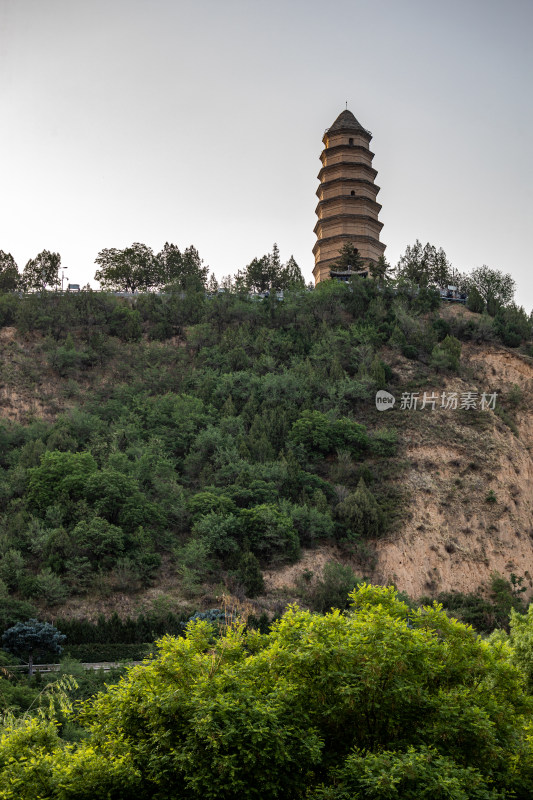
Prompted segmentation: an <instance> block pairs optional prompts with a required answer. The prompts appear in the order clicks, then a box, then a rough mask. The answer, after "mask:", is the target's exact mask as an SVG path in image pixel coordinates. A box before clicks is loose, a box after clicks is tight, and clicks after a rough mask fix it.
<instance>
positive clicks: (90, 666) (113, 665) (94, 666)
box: [6, 661, 143, 673]
mask: <svg viewBox="0 0 533 800" xmlns="http://www.w3.org/2000/svg"><path fill="white" fill-rule="evenodd" d="M142 663H143V662H142V661H85V662H82V664H81V666H82V667H83V669H86V670H99V669H101V670H103V671H104V672H109V671H110V670H112V669H118V668H119V667H123V666H124V665H127V666H129V667H131V666H133V667H135V666H137V665H138V664H142ZM6 669H8V670H14V671H15V672H28V669H29V664H15V665H9V666H6ZM60 669H61V664H34V665H33V671H34V672H41V673H46V672H59V671H60Z"/></svg>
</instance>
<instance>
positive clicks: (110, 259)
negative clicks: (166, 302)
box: [94, 242, 159, 292]
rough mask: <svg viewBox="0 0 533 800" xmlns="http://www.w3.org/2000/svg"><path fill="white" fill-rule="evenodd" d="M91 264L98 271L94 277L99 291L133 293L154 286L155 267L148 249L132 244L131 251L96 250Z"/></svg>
mask: <svg viewBox="0 0 533 800" xmlns="http://www.w3.org/2000/svg"><path fill="white" fill-rule="evenodd" d="M95 263H96V264H98V265H99V266H100V269H99V270H97V271H96V273H95V276H94V278H95V280H97V281H99V282H100V284H101V286H102V288H103V289H110V290H111V291H123V292H136V291H137V290H138V289H141V290H143V289H144V290H147V289H150V288H152V287H153V286H157V285H158V283H159V280H158V277H159V276H158V264H157V260H156V258H155V256H154V254H153V251H152V249H151V248H150V247H147V245H145V244H140V243H139V242H134V243H133V244H132V245H131V247H126V248H125V249H124V250H117V249H116V248H115V247H112V248H109V249H104V250H100V252H99V253H98V255H97V257H96V258H95Z"/></svg>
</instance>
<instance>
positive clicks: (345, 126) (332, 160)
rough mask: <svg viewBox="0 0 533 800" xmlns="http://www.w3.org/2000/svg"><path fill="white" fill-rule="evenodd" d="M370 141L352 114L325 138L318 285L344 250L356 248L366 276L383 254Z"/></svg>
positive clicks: (341, 118)
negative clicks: (350, 247) (345, 247)
mask: <svg viewBox="0 0 533 800" xmlns="http://www.w3.org/2000/svg"><path fill="white" fill-rule="evenodd" d="M371 139H372V134H371V133H370V131H367V130H366V129H365V128H363V126H362V125H361V123H360V122H359V121H358V120H357V119H356V118H355V116H354V115H353V114H352V112H351V111H349V110H348V108H346V109H345V110H344V111H342V112H341V113H340V114H339V116H338V117H337V119H336V120H335V122H334V123H333V125H332V126H331V127H330V128H328V129H327V130H326V132H325V133H324V136H323V139H322V141H323V143H324V150H323V151H322V154H321V156H320V160H321V162H322V169H321V170H320V172H319V173H318V179H319V181H320V186H319V187H318V189H317V196H318V201H319V202H318V205H317V207H316V215H317V217H318V220H317V223H316V225H315V228H314V231H315V234H316V236H317V241H316V244H315V246H314V248H313V253H314V256H315V267H314V269H313V275H314V278H315V285H316V284H317V283H320V281H323V280H326V279H327V278H329V277H331V276H330V272H331V268H332V266H334V264H335V262H336V261H337V258H338V257H339V254H340V251H341V250H342V248H343V247H344V245H346V244H351V245H353V247H355V248H356V250H357V252H358V254H359V256H360V257H361V258H362V259H363V262H364V264H365V269H364V270H363V272H365V273H366V274H368V272H369V271H371V270H372V264H374V263H375V262H376V261H377V260H378V259H379V257H380V256H382V255H383V253H384V251H385V245H384V244H382V243H381V242H380V241H379V234H380V231H381V229H382V227H383V223H381V222H380V221H379V219H378V214H379V212H380V210H381V206H380V204H379V203H378V202H377V200H376V197H377V194H378V192H379V186H376V184H375V178H376V176H377V172H376V170H375V169H374V168H373V167H372V159H373V158H374V153H372V152H370V148H369V144H370V140H371Z"/></svg>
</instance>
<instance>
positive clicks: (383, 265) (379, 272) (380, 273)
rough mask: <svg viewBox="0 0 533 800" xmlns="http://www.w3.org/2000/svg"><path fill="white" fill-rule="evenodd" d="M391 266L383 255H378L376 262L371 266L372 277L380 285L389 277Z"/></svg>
mask: <svg viewBox="0 0 533 800" xmlns="http://www.w3.org/2000/svg"><path fill="white" fill-rule="evenodd" d="M390 269H391V266H390V264H389V262H388V261H387V260H386V258H385V256H380V257H379V258H378V260H377V261H376V263H375V264H374V265H373V266H372V277H373V278H374V280H375V281H377V282H378V283H379V284H380V285H382V284H384V283H386V282H387V281H388V279H389V277H390V275H389V273H390Z"/></svg>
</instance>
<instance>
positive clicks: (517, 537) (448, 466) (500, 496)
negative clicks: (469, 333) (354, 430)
mask: <svg viewBox="0 0 533 800" xmlns="http://www.w3.org/2000/svg"><path fill="white" fill-rule="evenodd" d="M462 363H463V370H462V374H463V375H464V377H463V378H461V379H458V378H457V379H454V380H452V381H450V382H449V383H448V386H447V388H448V390H449V391H458V392H465V391H478V392H483V391H486V392H497V393H498V394H499V396H500V397H501V396H502V395H505V396H507V397H509V396H511V397H512V398H513V402H514V404H515V406H516V409H515V411H514V413H513V419H514V422H515V425H516V433H518V436H517V435H515V433H513V432H512V430H511V429H510V427H509V426H508V424H505V423H504V422H503V421H502V420H501V419H499V417H498V416H496V415H495V414H494V413H493V412H491V411H490V412H487V411H485V412H481V411H479V412H477V413H476V412H468V411H462V412H461V411H442V410H439V409H436V410H435V411H426V412H423V411H416V412H410V413H412V414H413V415H416V420H415V417H414V416H413V417H412V419H413V425H412V426H410V428H409V429H408V430H407V431H406V432H405V435H404V446H405V456H406V458H407V460H408V464H409V466H408V470H407V472H406V474H405V477H403V478H402V482H403V483H404V484H405V485H406V487H407V489H408V493H409V496H410V500H409V514H408V519H407V521H406V522H405V523H404V524H403V525H402V528H401V530H400V531H398V532H396V533H395V534H394V536H393V537H391V538H390V539H387V540H382V541H378V542H376V543H375V546H376V553H377V561H376V567H375V571H374V574H373V576H372V577H373V579H374V580H376V581H377V582H380V583H390V582H391V581H392V582H394V583H395V584H396V585H397V586H398V587H399V588H400V589H402V590H404V591H406V592H407V593H408V594H409V595H411V596H412V597H419V596H421V595H427V594H435V593H437V592H440V591H453V590H455V591H463V592H470V591H475V590H476V589H477V588H478V586H480V585H481V584H484V583H486V582H487V581H488V580H489V579H490V575H491V573H493V572H500V573H501V574H502V575H505V576H509V574H510V573H512V572H514V573H515V574H516V575H519V576H523V577H524V579H525V581H524V583H525V585H527V588H528V596H529V595H531V593H532V591H533V450H532V448H533V406H532V402H531V398H532V390H533V359H529V360H528V359H527V358H525V357H521V356H519V355H518V354H516V353H513V352H512V351H508V350H506V349H504V348H502V347H496V346H474V345H463V354H462ZM517 387H518V388H517ZM404 413H408V412H404ZM422 415H424V416H423V417H422ZM511 424H512V423H511Z"/></svg>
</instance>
